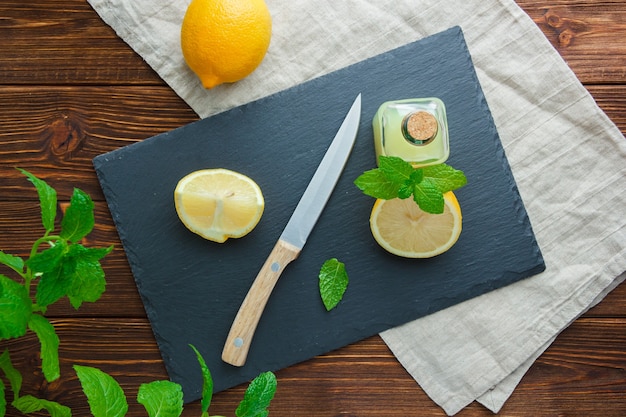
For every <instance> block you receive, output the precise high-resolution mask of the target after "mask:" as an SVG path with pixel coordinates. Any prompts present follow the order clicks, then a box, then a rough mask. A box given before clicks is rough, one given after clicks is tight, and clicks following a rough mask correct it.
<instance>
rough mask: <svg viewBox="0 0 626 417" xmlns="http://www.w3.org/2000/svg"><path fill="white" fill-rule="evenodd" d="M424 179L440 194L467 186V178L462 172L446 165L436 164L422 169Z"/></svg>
mask: <svg viewBox="0 0 626 417" xmlns="http://www.w3.org/2000/svg"><path fill="white" fill-rule="evenodd" d="M422 169H423V170H424V177H425V178H428V179H429V180H430V182H431V183H432V184H433V185H435V186H436V187H437V189H438V190H439V191H440V192H441V193H446V192H448V191H453V190H456V189H457V188H461V187H463V186H464V185H465V184H467V177H465V174H464V173H463V171H459V170H458V169H454V168H452V167H451V166H450V165H447V164H438V165H432V166H427V167H424V168H422Z"/></svg>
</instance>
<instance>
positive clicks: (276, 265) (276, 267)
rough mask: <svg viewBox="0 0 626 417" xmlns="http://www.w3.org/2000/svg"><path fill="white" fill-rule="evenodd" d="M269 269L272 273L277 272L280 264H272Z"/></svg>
mask: <svg viewBox="0 0 626 417" xmlns="http://www.w3.org/2000/svg"><path fill="white" fill-rule="evenodd" d="M271 268H272V272H278V271H280V264H279V263H278V262H273V263H272V266H271Z"/></svg>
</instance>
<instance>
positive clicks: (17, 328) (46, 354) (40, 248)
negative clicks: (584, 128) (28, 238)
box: [0, 169, 113, 416]
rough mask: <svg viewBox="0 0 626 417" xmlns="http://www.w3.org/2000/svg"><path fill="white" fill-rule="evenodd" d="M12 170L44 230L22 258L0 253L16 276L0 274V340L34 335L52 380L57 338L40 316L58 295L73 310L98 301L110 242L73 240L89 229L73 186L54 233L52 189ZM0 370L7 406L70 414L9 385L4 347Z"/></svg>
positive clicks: (85, 203) (1, 399)
mask: <svg viewBox="0 0 626 417" xmlns="http://www.w3.org/2000/svg"><path fill="white" fill-rule="evenodd" d="M18 171H20V172H21V173H22V174H24V175H25V176H26V177H27V178H28V180H29V181H30V182H31V183H32V184H33V185H34V186H35V189H36V190H37V194H38V196H39V206H40V209H41V224H42V225H43V229H44V231H43V236H41V237H40V238H39V239H37V240H36V241H35V242H34V243H33V245H32V248H31V250H30V254H29V255H28V256H27V257H24V258H22V257H20V256H16V255H11V254H8V253H5V252H3V251H0V264H3V265H5V266H7V267H8V268H9V269H10V270H11V271H12V272H13V274H14V275H15V278H16V279H12V278H9V277H8V276H5V275H2V274H0V340H4V339H13V338H18V337H22V336H24V335H25V334H26V332H27V331H28V330H30V331H32V332H33V333H35V335H36V336H37V338H38V339H39V342H40V344H41V350H40V352H41V367H42V371H43V375H44V377H45V379H46V381H48V382H52V381H54V380H56V379H58V378H59V376H60V366H59V338H58V336H57V334H56V332H55V329H54V326H53V325H52V324H51V323H50V322H49V321H48V319H47V318H46V317H44V314H45V313H46V310H47V308H48V306H49V305H51V304H52V303H54V302H56V301H58V300H60V299H61V298H63V297H67V298H68V299H69V301H70V303H71V305H72V306H73V307H74V308H79V307H80V306H81V304H82V303H83V302H94V301H96V300H98V299H99V298H100V296H101V295H102V293H103V292H104V289H105V285H106V282H105V279H104V271H103V269H102V266H101V265H100V260H101V259H102V258H103V257H105V256H106V255H108V254H109V253H110V252H111V251H112V250H113V246H110V247H108V248H87V247H85V246H83V245H82V244H80V243H78V242H79V241H80V240H81V239H83V238H84V237H85V236H87V235H88V234H89V233H90V232H91V230H92V229H93V227H94V223H95V221H94V203H93V201H92V200H91V198H90V197H89V195H87V194H86V193H85V192H83V191H81V190H79V189H75V190H74V192H73V194H72V197H71V199H70V204H69V206H68V208H67V210H66V212H65V214H64V215H63V218H62V220H61V224H60V230H59V233H58V234H55V233H54V231H55V221H56V218H57V192H56V190H54V188H52V187H51V186H49V185H48V184H47V183H46V182H45V181H43V180H41V179H39V178H37V177H36V176H35V175H33V174H31V173H30V172H28V171H25V170H23V169H18ZM32 287H35V289H34V291H33V290H32ZM31 294H32V295H33V296H32V298H31ZM0 370H2V371H4V373H5V375H6V376H7V377H8V378H9V379H10V380H11V386H12V388H13V395H14V400H13V402H12V403H11V404H12V405H13V406H14V407H15V408H17V409H18V410H20V411H22V412H23V413H31V412H35V411H39V410H42V409H45V410H47V411H48V412H49V413H50V414H51V415H52V416H66V415H70V414H69V413H70V410H69V409H68V408H67V407H64V406H61V405H59V404H57V403H55V402H51V401H46V400H42V399H38V398H35V397H33V396H30V395H28V396H23V397H22V396H20V395H19V385H16V386H14V382H15V381H17V380H16V379H15V378H16V375H19V372H17V371H16V370H15V368H12V365H10V359H9V357H8V351H7V352H5V354H3V355H2V356H1V357H0ZM20 383H21V382H20ZM0 385H1V384H0ZM0 388H1V389H0V411H2V409H3V408H5V407H6V404H7V402H6V395H5V391H4V386H3V385H2V387H0ZM16 388H18V389H17V390H16ZM0 415H4V413H2V412H0Z"/></svg>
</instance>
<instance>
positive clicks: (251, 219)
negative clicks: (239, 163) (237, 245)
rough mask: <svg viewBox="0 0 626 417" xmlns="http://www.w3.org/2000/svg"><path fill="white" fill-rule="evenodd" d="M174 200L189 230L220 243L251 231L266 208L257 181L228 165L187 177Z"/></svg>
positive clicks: (179, 185) (203, 170) (179, 184)
mask: <svg viewBox="0 0 626 417" xmlns="http://www.w3.org/2000/svg"><path fill="white" fill-rule="evenodd" d="M174 203H175V206H176V212H177V213H178V217H179V218H180V220H181V221H182V222H183V224H184V225H185V226H186V227H187V228H188V229H189V230H191V231H192V232H194V233H196V234H198V235H200V236H202V237H203V238H205V239H208V240H211V241H213V242H219V243H223V242H225V241H226V240H227V239H228V238H239V237H243V236H245V235H247V234H248V233H250V232H251V231H252V229H254V227H255V226H256V225H257V224H258V223H259V220H261V216H262V215H263V210H264V208H265V200H264V199H263V194H262V192H261V188H259V186H258V185H257V183H256V182H254V181H253V180H252V179H251V178H249V177H247V176H246V175H243V174H241V173H238V172H235V171H231V170H228V169H224V168H215V169H202V170H199V171H194V172H192V173H190V174H188V175H186V176H185V177H183V178H182V179H181V180H180V181H179V182H178V185H177V186H176V189H175V190H174Z"/></svg>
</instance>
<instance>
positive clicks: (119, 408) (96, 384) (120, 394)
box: [74, 365, 128, 417]
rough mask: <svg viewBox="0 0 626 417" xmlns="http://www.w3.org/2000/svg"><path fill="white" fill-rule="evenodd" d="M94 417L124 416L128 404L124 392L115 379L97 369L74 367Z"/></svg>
mask: <svg viewBox="0 0 626 417" xmlns="http://www.w3.org/2000/svg"><path fill="white" fill-rule="evenodd" d="M74 371H76V375H78V379H79V380H80V384H81V386H82V388H83V392H84V393H85V395H86V396H87V401H88V402H89V409H90V410H91V414H92V415H93V417H111V416H120V417H121V416H124V415H126V413H127V412H128V402H127V401H126V395H125V394H124V390H122V387H120V385H119V384H118V383H117V381H116V380H115V379H113V377H111V376H110V375H108V374H107V373H105V372H102V371H101V370H99V369H97V368H92V367H89V366H80V365H74Z"/></svg>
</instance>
